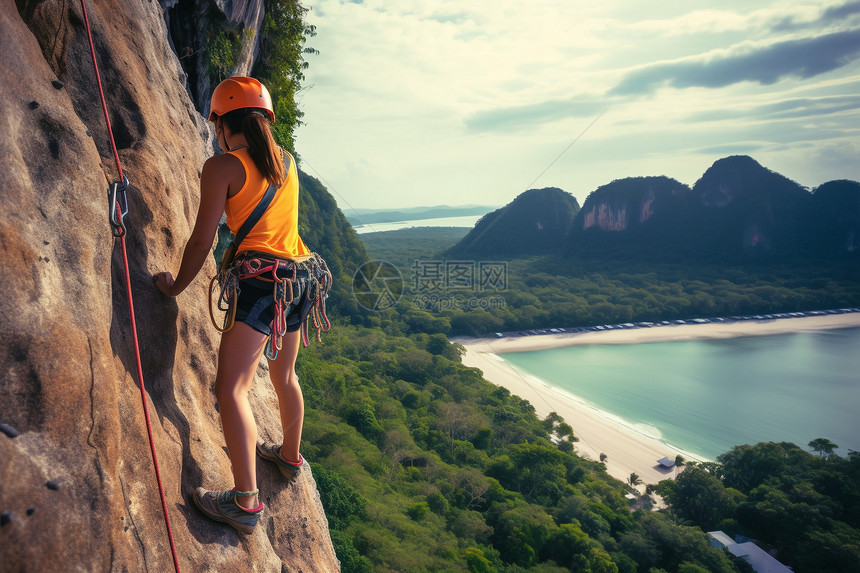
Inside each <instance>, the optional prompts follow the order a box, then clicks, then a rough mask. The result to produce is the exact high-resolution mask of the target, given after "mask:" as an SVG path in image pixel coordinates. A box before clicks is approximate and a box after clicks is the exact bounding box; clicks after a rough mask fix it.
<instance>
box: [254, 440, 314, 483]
mask: <svg viewBox="0 0 860 573" xmlns="http://www.w3.org/2000/svg"><path fill="white" fill-rule="evenodd" d="M257 454H258V455H259V456H260V457H261V458H263V459H264V460H269V461H270V462H275V464H276V465H277V466H278V469H279V470H281V475H282V476H284V477H285V478H287V480H289V481H292V480H293V479H295V478H296V476H298V475H299V472H300V471H302V467H304V465H305V459H304V458H303V457H302V455H301V454H299V463H297V464H296V463H293V462H288V461H287V460H285V459H284V458H282V457H281V446H280V445H279V444H273V443H271V442H257Z"/></svg>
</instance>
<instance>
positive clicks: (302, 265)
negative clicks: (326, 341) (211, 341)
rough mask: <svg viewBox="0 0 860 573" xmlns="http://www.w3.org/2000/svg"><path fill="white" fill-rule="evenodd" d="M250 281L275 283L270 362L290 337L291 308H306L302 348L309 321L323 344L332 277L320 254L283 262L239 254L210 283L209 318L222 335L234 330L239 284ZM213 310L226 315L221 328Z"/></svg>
mask: <svg viewBox="0 0 860 573" xmlns="http://www.w3.org/2000/svg"><path fill="white" fill-rule="evenodd" d="M251 278H256V279H260V280H262V281H265V282H271V283H272V296H273V298H274V300H275V318H274V319H273V320H272V325H271V328H272V333H271V334H270V335H269V339H268V341H267V342H266V357H267V358H269V359H271V360H274V359H275V358H277V356H278V351H279V350H280V349H281V347H282V338H283V336H284V335H285V334H286V333H287V311H288V309H289V307H290V305H291V304H299V305H303V308H300V309H299V313H300V316H301V317H303V318H304V320H302V323H301V327H300V330H301V337H302V345H304V347H305V348H307V347H308V346H310V340H309V337H308V322H309V321H313V324H314V328H315V329H316V339H317V342H322V337H321V333H322V332H327V331H329V330H330V329H331V321H329V319H328V316H327V315H326V308H325V301H326V298H327V297H328V291H329V290H330V289H331V284H332V274H331V271H329V269H328V265H327V264H326V262H325V260H324V259H323V258H322V257H321V256H320V255H319V254H317V253H311V254H310V255H308V256H306V257H302V258H301V259H282V258H278V257H275V256H274V255H271V254H269V253H263V252H257V251H245V252H243V253H240V254H239V256H238V257H236V259H235V260H234V261H232V263H231V264H230V265H229V266H227V267H226V268H223V269H221V271H220V272H219V273H218V274H216V275H215V276H214V277H212V280H211V281H210V282H209V318H211V319H212V324H213V325H215V328H216V329H217V330H218V331H219V332H227V331H229V330H230V329H231V328H233V325H234V324H235V321H236V301H237V299H238V296H239V293H240V292H241V288H240V281H242V280H245V279H251ZM300 280H304V281H305V284H304V290H302V289H301V287H300V285H299V284H298V281H300ZM216 288H218V289H219V292H218V297H217V299H215V300H214V301H213V293H214V292H215V289H216ZM296 297H299V300H296ZM213 302H214V304H213ZM214 308H217V309H218V310H220V311H222V312H224V320H223V321H222V323H221V324H220V325H219V324H218V321H216V320H215V312H214ZM305 317H306V318H305Z"/></svg>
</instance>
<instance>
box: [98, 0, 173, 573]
mask: <svg viewBox="0 0 860 573" xmlns="http://www.w3.org/2000/svg"><path fill="white" fill-rule="evenodd" d="M81 10H83V13H84V24H86V28H87V37H88V38H89V41H90V52H91V53H92V56H93V67H94V68H95V71H96V82H97V83H98V86H99V96H100V97H101V100H102V110H103V111H104V114H105V123H106V124H107V130H108V135H109V136H110V144H111V149H113V156H114V160H115V161H116V169H117V171H118V172H119V181H117V182H115V183H114V184H113V185H112V192H111V191H109V196H110V200H111V206H110V211H111V221H112V224H114V229H113V234H114V236H115V237H117V238H119V240H120V244H121V245H122V264H123V268H124V269H125V291H126V293H127V295H128V311H129V314H130V315H131V334H132V339H133V341H134V355H135V361H136V363H137V379H138V380H139V381H140V399H141V401H142V402H143V414H144V417H145V418H146V432H147V434H148V435H149V449H150V451H151V452H152V463H153V465H154V467H155V479H156V481H157V482H158V493H159V495H160V496H161V510H162V512H163V513H164V523H165V525H166V526H167V537H168V538H169V539H170V552H171V553H172V555H173V567H174V569H175V570H176V573H179V560H178V558H177V556H176V545H175V544H174V543H173V529H171V527H170V515H169V514H168V512H167V500H166V498H165V497H164V486H163V485H162V483H161V472H160V470H159V469H158V456H157V455H156V453H155V442H154V441H153V438H152V424H151V423H150V421H149V407H148V405H147V400H146V387H145V386H144V385H143V367H142V366H141V363H140V345H139V344H138V340H137V324H136V322H135V320H134V301H133V300H132V298H131V275H130V273H129V270H128V255H127V253H126V249H125V226H124V225H123V222H122V217H123V215H125V214H126V213H127V205H126V204H125V198H124V192H125V188H126V187H127V186H128V180H127V179H126V178H125V177H124V176H123V174H122V165H120V162H119V153H118V152H117V149H116V141H114V137H113V130H112V129H111V126H110V117H109V115H108V108H107V102H106V101H105V94H104V90H103V89H102V79H101V75H100V74H99V65H98V62H97V61H96V49H95V46H94V45H93V35H92V32H91V31H90V19H89V17H88V16H87V4H86V0H81ZM120 186H122V192H123V198H122V199H121V200H118V198H117V188H118V187H120ZM114 210H116V215H114V214H113V212H114Z"/></svg>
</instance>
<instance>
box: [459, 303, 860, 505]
mask: <svg viewBox="0 0 860 573" xmlns="http://www.w3.org/2000/svg"><path fill="white" fill-rule="evenodd" d="M856 327H860V312H850V313H844V314H825V315H821V316H804V317H798V318H780V319H773V320H745V321H739V322H710V323H706V324H678V325H669V326H654V327H651V328H631V329H618V330H606V331H586V332H576V333H556V334H543V335H532V336H508V337H503V338H454V339H452V342H458V343H460V344H462V345H463V346H464V347H465V348H466V353H465V355H464V356H463V364H465V365H466V366H471V367H475V368H479V369H481V370H482V371H483V373H484V377H485V378H486V379H487V380H489V381H490V382H492V383H494V384H497V385H499V386H503V387H505V388H507V389H508V390H510V392H511V393H512V394H515V395H517V396H520V397H521V398H524V399H526V400H528V401H529V402H530V403H531V404H532V405H533V406H534V408H535V410H536V412H537V415H538V416H539V417H541V418H544V417H546V416H547V414H549V413H550V412H553V411H554V412H556V413H558V414H559V415H560V416H561V417H562V418H564V420H565V421H566V422H567V423H568V424H570V425H571V426H572V427H573V430H574V433H575V434H576V436H577V437H578V438H579V442H577V443H576V444H575V446H576V451H577V453H578V454H579V455H581V456H583V457H587V458H590V459H592V460H599V458H600V454H601V453H603V454H606V456H607V459H606V469H607V472H608V473H609V474H610V475H612V476H613V477H615V478H617V479H620V480H622V481H627V478H628V477H629V476H630V474H631V473H633V472H635V473H636V474H638V475H639V476H640V477H641V478H642V481H643V483H645V484H656V483H657V482H658V481H660V480H662V479H666V478H670V477H674V475H675V470H674V469H665V468H662V467H660V465H659V464H658V463H657V460H658V459H661V458H663V457H669V458H670V459H673V460H674V459H675V456H676V455H678V454H680V455H682V456H683V457H684V459H686V460H696V459H702V458H698V457H696V456H694V455H693V454H691V453H689V452H684V451H681V450H678V449H676V448H673V447H671V446H670V445H667V444H665V443H663V442H662V441H660V440H658V439H656V438H653V437H650V436H648V435H647V434H645V433H643V432H641V431H639V430H638V429H637V428H634V427H632V426H631V425H629V424H626V423H624V421H623V420H620V419H618V418H617V417H614V416H612V415H610V414H608V413H606V412H603V411H601V410H598V409H596V408H594V407H592V406H590V405H588V404H586V403H585V402H583V401H582V400H580V399H579V398H577V397H576V396H573V395H572V394H569V393H567V392H564V391H561V390H558V389H556V388H553V387H550V386H548V385H547V384H545V383H544V382H542V381H540V380H538V379H537V378H535V377H533V376H528V375H526V374H524V373H522V372H520V371H518V370H516V369H514V368H513V367H512V366H511V365H510V364H509V363H508V362H506V361H504V360H503V359H502V358H500V357H499V356H498V354H503V353H508V352H529V351H533V350H546V349H550V348H561V347H564V346H574V345H584V344H641V343H647V342H668V341H679V340H699V339H708V338H736V337H743V336H764V335H773V334H786V333H792V332H808V331H816V330H828V329H838V328H856ZM638 489H639V490H640V491H644V486H640V487H639V488H638Z"/></svg>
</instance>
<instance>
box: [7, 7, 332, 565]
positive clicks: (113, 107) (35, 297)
mask: <svg viewBox="0 0 860 573" xmlns="http://www.w3.org/2000/svg"><path fill="white" fill-rule="evenodd" d="M0 4H2V6H0V30H2V34H0V46H2V50H3V58H2V64H0V66H2V77H4V78H7V81H6V82H5V84H4V91H5V93H4V97H3V98H0V122H2V123H0V126H2V129H0V153H2V157H3V160H4V165H3V168H2V169H0V193H2V201H3V206H4V209H3V211H2V214H0V252H2V255H3V281H2V283H0V364H2V378H0V423H2V424H5V426H4V427H3V433H0V460H2V461H0V484H2V485H0V513H2V515H3V519H2V522H3V524H2V527H0V563H2V564H3V565H2V569H3V570H4V571H16V572H17V571H57V570H63V571H117V572H119V571H170V570H172V560H171V554H170V547H169V543H168V538H167V534H166V531H165V525H164V520H163V517H162V512H161V504H160V501H159V498H158V489H157V485H156V481H155V475H154V471H153V467H152V460H151V457H150V452H149V445H148V441H147V436H146V427H145V422H144V418H143V412H142V406H141V400H140V391H139V386H138V383H139V382H138V380H137V373H136V367H135V359H134V355H133V350H132V342H131V338H132V333H131V329H130V321H129V312H128V306H127V296H126V293H125V288H124V274H123V266H122V259H121V253H120V249H119V243H118V242H115V240H114V238H113V237H112V235H111V231H110V227H109V225H108V220H107V214H108V205H107V198H106V193H105V191H106V188H107V184H108V182H109V181H111V180H114V179H116V177H117V175H116V168H115V166H114V162H113V159H112V154H111V152H110V150H109V144H108V142H107V141H108V140H107V135H106V128H105V125H104V118H103V116H102V111H101V105H100V103H99V100H98V94H97V89H96V84H95V80H94V73H93V69H92V62H91V61H90V55H89V45H88V43H87V39H86V33H85V30H84V26H83V18H82V12H81V7H80V4H79V3H77V2H62V3H61V2H39V1H26V0H19V1H18V2H17V3H16V2H12V0H0ZM228 4H229V3H228ZM234 4H237V3H234ZM88 8H89V18H90V22H91V25H92V27H93V34H94V38H95V46H96V52H97V56H98V59H99V64H100V67H101V73H102V81H103V82H104V84H105V88H106V95H107V106H108V109H109V110H110V114H111V121H112V124H113V129H114V134H115V136H116V139H117V144H118V147H119V155H120V158H121V161H122V165H123V170H124V172H125V174H126V176H127V177H128V178H129V180H130V182H131V188H130V190H129V214H128V216H127V217H126V219H125V220H126V223H127V226H128V235H127V248H128V260H129V265H130V272H131V284H132V291H133V297H134V304H135V307H136V311H137V312H136V315H137V331H138V335H139V338H140V348H141V353H142V369H143V374H144V383H145V386H146V389H147V391H148V396H149V411H150V416H151V420H152V433H153V435H154V440H155V448H156V450H157V453H158V459H159V466H160V470H161V476H162V480H163V482H164V487H165V494H166V500H167V509H168V512H169V514H170V519H171V523H172V528H173V534H174V538H175V542H176V549H177V553H178V559H179V565H180V567H181V569H182V570H184V571H265V572H270V571H304V572H311V571H337V570H339V564H338V562H337V559H336V557H335V554H334V551H333V549H332V545H331V541H330V539H329V534H328V526H327V522H326V518H325V515H324V513H323V510H322V507H321V504H320V501H319V495H318V494H317V491H316V486H315V483H314V480H313V476H312V475H311V473H310V472H304V473H303V474H302V477H301V479H299V480H298V481H297V482H295V483H293V484H291V485H287V484H285V483H284V482H283V481H282V479H281V477H280V474H279V473H278V472H277V470H275V469H274V468H273V467H271V466H270V465H269V464H267V463H263V462H260V463H259V465H258V476H259V487H260V490H261V495H262V498H263V501H264V503H265V504H266V506H267V509H266V514H265V516H264V518H263V519H262V521H261V524H260V526H258V527H257V531H255V532H254V533H253V534H252V535H250V536H240V535H239V534H237V533H236V532H234V531H233V530H232V529H231V528H229V527H226V526H223V525H221V524H217V523H213V522H211V521H208V520H207V519H205V518H204V517H202V516H201V515H200V514H199V513H198V512H197V511H196V509H195V508H194V506H193V504H192V503H191V501H190V493H191V492H192V491H193V490H194V489H195V488H196V487H197V486H198V485H203V486H204V487H208V488H210V489H215V488H220V489H223V488H228V487H230V486H231V485H232V479H231V477H230V476H231V474H230V461H229V459H228V457H227V454H226V452H225V448H224V440H223V436H222V434H221V428H220V421H219V418H218V413H217V411H216V409H215V399H214V396H213V394H212V389H211V388H212V383H213V380H214V374H215V356H216V350H217V345H218V337H217V332H216V331H215V330H214V328H213V327H212V326H211V325H210V324H209V319H208V314H207V309H206V302H205V301H206V298H207V294H206V287H207V280H206V279H207V278H208V277H209V276H211V275H212V274H213V272H214V265H213V262H212V261H211V260H209V261H207V263H206V265H205V267H204V269H203V271H201V276H200V277H198V279H197V280H196V281H195V282H194V283H193V284H192V285H191V287H189V289H188V290H187V291H186V292H185V293H183V294H182V295H181V296H180V297H178V298H177V299H176V300H169V299H166V298H165V297H162V296H161V295H160V294H159V293H158V292H157V291H156V290H155V288H154V287H153V286H152V282H151V280H150V277H151V275H152V274H153V273H155V272H157V271H160V270H173V271H175V270H176V269H177V268H178V266H179V262H180V257H181V255H182V248H183V246H184V242H185V239H186V238H187V237H188V236H189V234H190V232H191V227H192V226H193V223H194V217H195V214H196V209H197V202H198V190H197V186H198V177H199V173H198V170H199V169H200V166H201V165H202V163H203V161H204V160H205V158H206V157H208V156H209V155H210V154H211V134H210V132H209V128H208V126H207V124H206V123H205V121H203V118H202V117H201V115H200V113H198V112H197V111H196V109H195V107H194V106H193V105H192V102H191V100H190V98H189V96H188V92H187V90H186V87H185V74H184V73H183V71H182V69H181V68H180V65H179V63H178V61H177V58H176V56H175V54H174V53H173V52H172V51H171V49H170V47H169V45H168V42H167V30H166V26H165V19H164V14H163V13H162V7H161V5H160V4H159V3H157V2H151V1H149V2H147V1H144V0H132V1H120V0H101V1H99V2H91V3H89V4H88ZM258 378H259V379H258V380H257V381H256V382H255V386H254V390H253V391H252V394H251V401H252V405H253V407H254V409H255V413H256V417H257V423H258V427H259V431H260V433H261V435H263V436H265V437H269V438H273V439H280V423H279V419H278V413H277V406H276V398H275V396H274V392H273V390H272V389H271V386H270V385H269V384H268V381H267V373H266V372H265V370H264V368H263V367H261V368H260V370H259V371H258ZM7 430H14V431H7ZM16 432H17V436H16V435H15V433H16ZM13 436H15V437H13Z"/></svg>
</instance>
